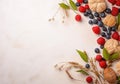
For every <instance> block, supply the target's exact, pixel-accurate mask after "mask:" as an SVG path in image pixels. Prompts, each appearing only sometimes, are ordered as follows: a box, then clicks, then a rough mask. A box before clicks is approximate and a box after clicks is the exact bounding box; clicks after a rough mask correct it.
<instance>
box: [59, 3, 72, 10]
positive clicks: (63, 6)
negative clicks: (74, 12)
mask: <svg viewBox="0 0 120 84" xmlns="http://www.w3.org/2000/svg"><path fill="white" fill-rule="evenodd" d="M59 5H60V7H61V8H63V9H69V8H70V7H69V6H68V5H66V4H65V3H59Z"/></svg>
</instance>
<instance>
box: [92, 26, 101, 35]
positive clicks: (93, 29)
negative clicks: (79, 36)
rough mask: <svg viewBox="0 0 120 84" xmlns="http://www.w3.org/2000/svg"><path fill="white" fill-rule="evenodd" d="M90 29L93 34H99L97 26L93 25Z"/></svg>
mask: <svg viewBox="0 0 120 84" xmlns="http://www.w3.org/2000/svg"><path fill="white" fill-rule="evenodd" d="M92 31H93V32H94V33H95V34H100V28H99V26H94V27H93V28H92Z"/></svg>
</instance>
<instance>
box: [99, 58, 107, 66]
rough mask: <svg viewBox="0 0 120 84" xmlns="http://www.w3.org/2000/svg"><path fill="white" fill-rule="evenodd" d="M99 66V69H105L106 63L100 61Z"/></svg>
mask: <svg viewBox="0 0 120 84" xmlns="http://www.w3.org/2000/svg"><path fill="white" fill-rule="evenodd" d="M99 65H100V67H101V68H106V67H107V64H106V61H104V60H102V61H100V62H99Z"/></svg>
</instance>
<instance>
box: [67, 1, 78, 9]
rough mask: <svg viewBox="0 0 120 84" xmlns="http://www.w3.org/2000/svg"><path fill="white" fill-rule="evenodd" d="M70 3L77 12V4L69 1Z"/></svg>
mask: <svg viewBox="0 0 120 84" xmlns="http://www.w3.org/2000/svg"><path fill="white" fill-rule="evenodd" d="M69 3H70V5H71V7H72V9H73V10H77V6H76V5H75V3H74V2H73V1H72V0H69Z"/></svg>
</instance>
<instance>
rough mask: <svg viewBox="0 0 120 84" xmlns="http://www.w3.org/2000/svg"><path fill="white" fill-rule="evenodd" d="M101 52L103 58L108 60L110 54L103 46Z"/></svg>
mask: <svg viewBox="0 0 120 84" xmlns="http://www.w3.org/2000/svg"><path fill="white" fill-rule="evenodd" d="M102 54H103V58H104V59H105V60H109V59H110V54H109V53H108V51H107V50H106V49H105V48H104V49H103V52H102Z"/></svg>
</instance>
